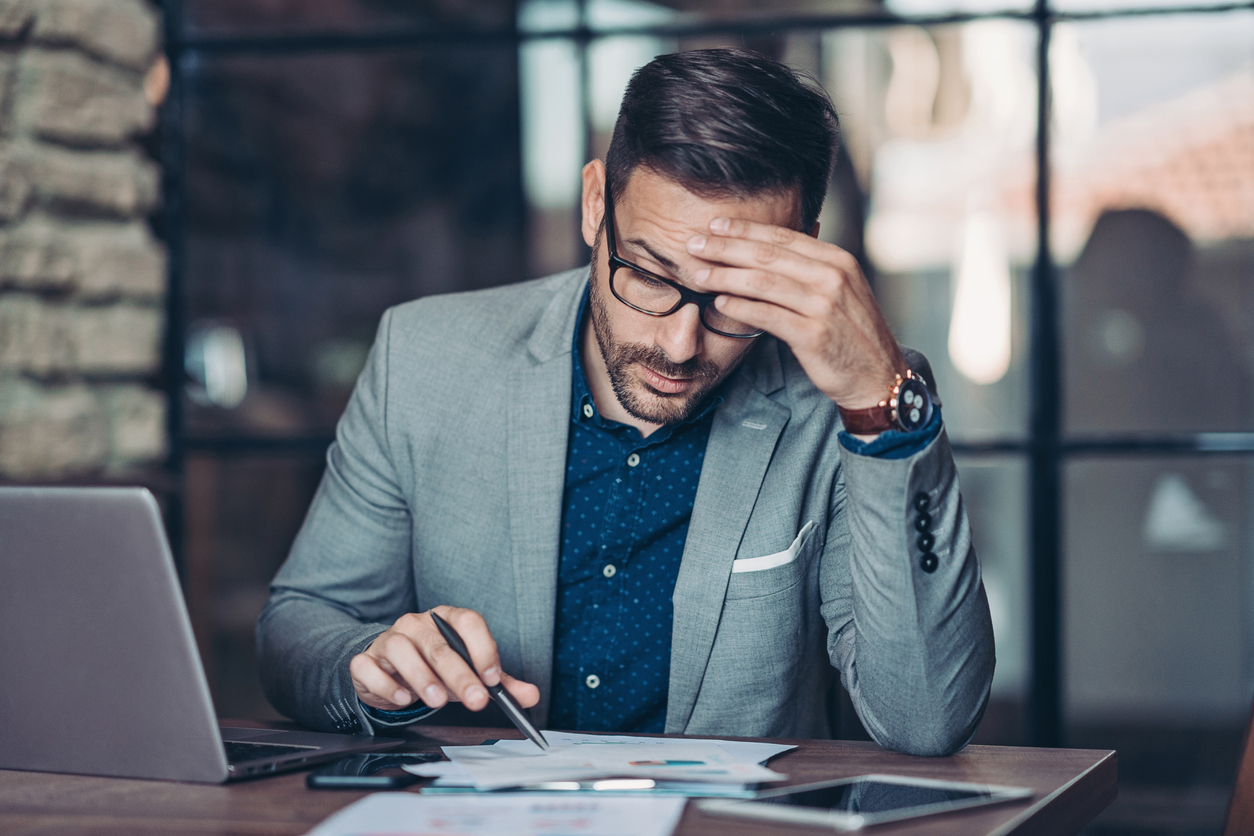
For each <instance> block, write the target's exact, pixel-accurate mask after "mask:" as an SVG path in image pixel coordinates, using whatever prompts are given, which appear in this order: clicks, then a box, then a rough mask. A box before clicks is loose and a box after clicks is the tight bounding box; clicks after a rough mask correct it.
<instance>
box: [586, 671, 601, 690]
mask: <svg viewBox="0 0 1254 836" xmlns="http://www.w3.org/2000/svg"><path fill="white" fill-rule="evenodd" d="M583 684H584V685H587V686H588V687H589V688H595V687H597V686H598V685H600V684H601V677H599V676H597V675H596V674H595V673H590V674H588V678H587V679H585V680H584V681H583Z"/></svg>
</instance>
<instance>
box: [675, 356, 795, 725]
mask: <svg viewBox="0 0 1254 836" xmlns="http://www.w3.org/2000/svg"><path fill="white" fill-rule="evenodd" d="M760 348H761V350H760V351H759V352H756V357H755V358H751V359H756V361H757V362H755V363H754V364H753V368H745V369H743V372H744V374H742V375H741V376H740V377H739V378H738V380H737V381H736V384H737V385H735V386H734V387H732V388H731V390H729V392H728V394H727V399H726V401H725V402H724V403H723V405H722V406H720V407H719V409H718V410H717V412H716V413H715V416H714V424H713V426H712V427H711V429H710V440H709V443H708V444H707V445H706V451H705V463H704V465H703V466H702V469H701V481H700V483H699V484H698V486H697V497H696V502H695V504H694V505H693V509H692V519H691V521H690V522H689V525H688V539H687V541H686V543H685V544H684V554H683V558H682V561H681V563H680V566H679V577H678V579H677V580H676V582H675V594H674V599H673V600H674V611H675V614H674V622H673V632H672V639H671V674H670V687H669V692H668V701H667V709H666V731H667V732H668V733H682V732H683V731H684V728H685V727H686V726H687V724H688V719H689V717H691V716H692V709H693V706H694V704H695V703H696V699H697V692H698V691H699V690H700V688H701V680H702V679H703V677H704V676H705V667H706V663H707V662H708V661H709V658H710V650H711V649H712V648H713V647H714V636H715V634H716V633H717V632H718V622H719V616H720V614H721V613H722V610H723V598H724V596H725V595H726V593H727V582H728V579H729V578H730V577H731V568H732V561H733V560H734V559H735V557H736V549H737V548H738V547H739V545H740V539H741V537H742V536H744V532H745V527H746V526H747V525H748V523H749V515H750V514H751V513H752V511H753V506H754V503H755V502H756V501H757V497H758V491H759V489H760V488H761V486H762V480H763V479H764V478H765V477H766V470H767V467H768V466H769V465H770V462H771V456H772V455H773V453H774V451H775V444H776V442H777V441H778V440H779V435H780V433H781V432H783V429H784V426H785V425H786V424H787V423H788V418H789V416H790V414H791V413H790V411H789V410H788V408H787V407H785V406H782V405H781V404H778V403H776V402H775V401H773V400H771V399H770V398H768V397H766V393H768V392H771V391H775V390H776V389H779V388H780V387H782V386H783V371H782V368H781V365H780V362H779V353H778V350H777V349H776V347H775V346H774V345H773V343H772V344H768V345H763V346H761V347H760ZM746 365H748V363H747V364H746Z"/></svg>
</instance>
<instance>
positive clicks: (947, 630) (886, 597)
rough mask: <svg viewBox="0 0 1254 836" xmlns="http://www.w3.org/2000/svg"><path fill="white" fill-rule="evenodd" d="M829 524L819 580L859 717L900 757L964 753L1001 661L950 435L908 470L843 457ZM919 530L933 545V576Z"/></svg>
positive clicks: (899, 463) (834, 650) (831, 647)
mask: <svg viewBox="0 0 1254 836" xmlns="http://www.w3.org/2000/svg"><path fill="white" fill-rule="evenodd" d="M830 520H831V525H830V528H829V532H828V541H827V543H826V546H825V554H824V559H823V564H822V568H821V576H820V581H821V585H822V589H823V616H824V619H825V621H826V623H827V627H828V655H829V657H830V659H831V662H832V664H833V665H834V666H835V667H836V668H837V669H838V670H839V671H840V674H841V680H842V682H843V683H844V686H845V689H846V690H847V691H848V692H849V696H850V698H851V700H852V702H853V705H854V708H855V710H856V711H857V713H858V716H859V717H860V718H861V719H862V722H863V725H865V726H866V729H867V731H868V732H870V734H871V735H872V736H873V737H874V738H875V739H876V741H877V742H878V743H880V744H881V745H882V746H885V747H888V748H890V749H894V750H897V751H901V752H907V753H910V754H916V755H946V754H949V753H951V752H953V751H956V750H957V749H959V748H961V747H962V746H964V745H965V744H966V743H967V742H968V741H969V740H970V739H971V736H972V734H974V732H975V728H976V726H977V725H978V724H979V721H980V718H981V716H982V715H983V713H984V706H985V704H986V703H987V700H988V694H989V689H990V687H991V684H992V679H993V666H994V650H993V629H992V621H991V619H990V617H989V610H988V600H987V598H986V597H985V594H984V586H983V582H982V581H981V578H980V563H979V559H978V557H977V556H976V553H975V548H974V546H973V545H972V542H971V527H970V524H969V522H968V521H967V514H966V511H965V509H964V508H963V502H962V496H961V494H960V493H959V490H958V474H957V469H956V467H955V465H954V460H953V454H952V452H951V450H950V447H949V440H948V437H947V435H946V434H945V432H944V430H943V429H942V430H941V432H940V434H939V435H938V436H937V437H936V438H935V439H933V440H932V442H931V443H930V444H928V445H927V446H926V447H925V448H924V449H923V450H921V451H919V452H917V453H915V454H914V455H912V456H910V457H908V458H903V459H886V458H878V457H871V456H861V455H857V454H855V453H850V452H848V451H842V454H841V468H840V475H839V477H838V480H837V485H836V490H835V492H834V499H833V508H832V513H831V516H830ZM920 528H927V529H928V533H930V535H931V536H932V537H933V538H934V543H933V544H932V546H931V551H932V552H933V553H934V554H935V555H936V556H937V558H938V561H937V563H936V566H935V568H934V570H933V571H931V572H929V571H926V569H925V568H924V566H925V562H924V561H923V559H922V556H923V554H924V553H925V549H922V548H921V547H920V543H919V535H920V534H921V532H920V530H919V529H920ZM925 542H926V541H925ZM927 565H931V564H930V562H929V563H927Z"/></svg>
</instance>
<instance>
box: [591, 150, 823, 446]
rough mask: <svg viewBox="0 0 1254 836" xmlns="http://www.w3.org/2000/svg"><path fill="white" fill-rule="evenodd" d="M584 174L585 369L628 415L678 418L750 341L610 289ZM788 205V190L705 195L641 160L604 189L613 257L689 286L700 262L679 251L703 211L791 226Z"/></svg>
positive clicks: (695, 314)
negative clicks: (588, 274)
mask: <svg viewBox="0 0 1254 836" xmlns="http://www.w3.org/2000/svg"><path fill="white" fill-rule="evenodd" d="M589 166H590V167H599V163H590V164H589ZM593 174H594V176H593V178H591V179H592V181H593V183H594V184H603V183H604V169H603V168H600V169H599V179H598V178H597V177H596V176H595V175H596V174H597V172H596V171H595V170H594V172H593ZM588 183H589V177H588V172H587V170H585V223H584V235H585V239H589V238H591V240H589V241H588V243H589V244H590V245H591V246H592V248H593V258H592V287H591V290H590V299H589V302H590V307H591V311H592V317H591V318H592V328H593V331H594V334H595V337H596V343H597V346H598V348H599V349H600V357H599V358H591V359H592V361H593V362H591V363H590V366H591V368H590V369H589V372H590V373H591V374H593V375H596V374H598V373H602V374H605V375H607V376H608V379H609V383H610V385H611V386H612V388H613V392H614V396H615V397H616V398H617V400H618V403H619V404H620V405H621V406H622V408H623V409H624V410H626V412H627V413H628V414H629V415H631V416H632V417H633V418H636V419H637V420H639V421H643V422H645V423H648V424H653V425H662V424H675V423H679V422H680V421H683V420H685V419H687V418H689V417H690V416H691V415H693V414H694V413H695V412H696V411H697V410H698V409H699V408H700V407H701V404H702V402H703V401H704V399H705V397H706V395H708V394H709V393H710V391H711V390H713V389H714V388H715V387H716V386H718V385H719V384H720V383H721V382H722V381H723V380H725V379H726V378H727V376H728V375H730V374H731V373H732V372H733V371H735V369H736V367H737V366H738V365H739V364H740V362H741V361H742V360H743V359H744V357H745V355H746V354H747V353H748V351H749V349H750V348H751V347H752V345H753V343H754V340H751V339H750V340H745V339H735V338H733V337H724V336H721V335H719V334H715V333H713V332H712V331H709V330H708V329H706V328H705V326H704V325H702V324H701V317H700V312H699V311H698V309H697V306H696V305H692V304H689V305H685V306H684V307H682V308H680V309H679V310H678V311H676V312H675V313H673V314H671V315H670V316H664V317H654V316H649V315H647V314H644V313H641V312H639V311H636V310H633V309H632V308H629V307H628V306H627V305H625V304H623V303H622V302H620V301H618V299H616V298H615V297H614V295H613V293H612V292H611V291H610V285H609V254H608V251H607V250H608V248H607V247H606V244H605V240H604V233H603V231H602V230H599V229H598V228H599V227H600V224H599V223H595V222H594V223H592V224H590V223H589V221H590V220H591V219H590V218H589V217H588V208H587V207H588V202H587V189H588ZM798 214H799V207H798V200H797V197H796V195H795V194H782V195H763V196H759V197H754V198H750V199H747V200H737V199H715V200H708V199H706V198H702V197H699V196H697V195H694V194H693V193H691V192H689V191H688V190H686V189H685V188H684V187H683V186H680V185H679V184H677V183H675V182H674V181H673V180H670V179H668V178H666V177H664V176H662V175H660V174H657V173H655V172H653V171H651V170H649V169H646V168H639V169H637V170H636V171H635V172H633V173H632V175H631V177H630V178H629V179H628V181H627V185H626V188H624V189H622V190H621V193H619V192H616V193H615V195H614V224H615V238H616V240H617V248H618V255H619V257H620V258H623V259H626V260H627V261H630V262H633V263H635V264H638V265H639V266H641V267H643V268H645V269H646V270H649V271H651V272H654V273H657V274H659V275H662V276H666V277H668V278H671V279H673V280H674V281H676V282H678V283H680V284H682V285H684V286H685V287H688V288H692V289H696V284H695V282H694V281H693V279H692V274H693V273H695V272H696V271H697V270H699V269H701V268H702V267H705V266H707V265H706V263H705V262H702V261H701V260H699V259H697V258H694V257H693V256H691V255H689V254H688V251H687V242H688V239H689V238H690V237H692V236H693V235H698V234H707V233H708V232H709V225H710V221H711V220H713V219H714V218H719V217H727V218H744V219H747V220H753V221H760V222H762V223H769V224H775V225H778V226H788V227H791V228H794V229H795V228H796V227H797V224H798ZM620 269H621V268H620ZM597 359H599V360H602V361H603V365H602V363H597V362H595V360H597ZM594 389H595V386H594Z"/></svg>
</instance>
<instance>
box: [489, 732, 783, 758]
mask: <svg viewBox="0 0 1254 836" xmlns="http://www.w3.org/2000/svg"><path fill="white" fill-rule="evenodd" d="M542 734H543V735H544V739H545V740H547V741H548V742H549V744H550V745H551V746H576V745H579V744H584V743H621V744H624V745H628V746H645V745H650V744H652V745H656V746H678V745H682V744H685V743H713V744H714V745H715V746H718V747H719V748H720V749H722V750H723V751H724V752H726V753H727V754H729V755H731V756H732V757H733V758H735V759H736V760H738V761H743V762H745V763H766V762H767V761H769V760H770V759H771V758H773V757H775V756H776V755H782V754H783V753H784V752H787V751H790V750H792V749H796V748H797V747H796V746H794V745H790V744H787V743H755V742H753V741H748V740H715V739H706V738H678V737H629V736H627V735H622V734H584V733H581V732H555V731H545V732H542ZM496 745H497V746H505V747H515V748H519V749H527V748H529V749H531V750H532V751H535V748H536V745H535V744H534V743H532V742H531V741H530V740H498V741H497V742H496Z"/></svg>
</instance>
